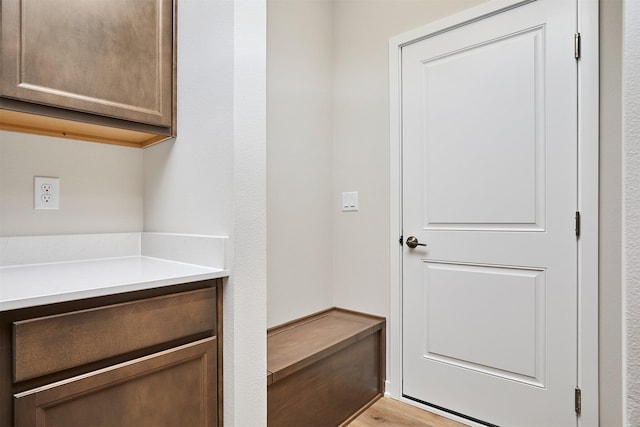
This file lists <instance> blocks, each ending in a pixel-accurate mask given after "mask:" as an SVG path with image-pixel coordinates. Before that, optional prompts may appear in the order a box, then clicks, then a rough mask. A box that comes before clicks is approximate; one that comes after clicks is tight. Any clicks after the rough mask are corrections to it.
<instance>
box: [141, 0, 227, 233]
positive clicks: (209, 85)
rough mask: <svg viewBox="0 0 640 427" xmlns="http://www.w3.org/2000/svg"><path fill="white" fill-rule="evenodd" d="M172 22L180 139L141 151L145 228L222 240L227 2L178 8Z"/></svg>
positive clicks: (201, 1) (191, 1)
mask: <svg viewBox="0 0 640 427" xmlns="http://www.w3.org/2000/svg"><path fill="white" fill-rule="evenodd" d="M178 19H179V22H178V106H177V107H178V109H177V112H178V117H177V120H178V132H177V133H178V136H177V138H176V139H175V141H170V142H169V141H167V142H163V143H161V144H157V145H154V146H151V147H149V148H147V149H145V150H144V228H145V231H162V232H175V233H195V234H210V235H228V234H229V232H230V230H231V224H232V214H233V206H232V204H233V193H232V179H233V163H232V158H233V88H234V86H233V55H234V52H233V2H231V1H214V2H208V1H205V0H187V1H180V4H179V5H178Z"/></svg>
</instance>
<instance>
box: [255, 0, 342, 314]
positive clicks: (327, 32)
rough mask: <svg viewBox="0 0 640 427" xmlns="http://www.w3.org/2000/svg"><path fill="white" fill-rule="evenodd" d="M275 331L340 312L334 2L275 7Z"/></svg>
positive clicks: (271, 35)
mask: <svg viewBox="0 0 640 427" xmlns="http://www.w3.org/2000/svg"><path fill="white" fill-rule="evenodd" d="M267 17H268V20H267V25H268V27H267V28H268V37H267V40H268V44H267V51H268V62H267V88H268V89H267V100H268V104H267V108H268V126H267V138H268V141H269V143H268V147H267V148H268V151H267V166H268V174H267V183H268V187H267V194H268V199H267V220H268V221H267V226H268V233H269V241H268V246H269V251H268V263H267V267H268V268H267V271H268V283H269V286H268V295H267V303H268V305H267V318H268V325H269V326H274V325H278V324H281V323H284V322H287V321H289V320H292V319H295V318H298V317H301V316H305V315H308V314H311V313H314V312H317V311H320V310H323V309H326V308H329V307H331V306H332V305H333V289H332V286H331V280H332V259H331V257H332V255H331V250H332V246H331V243H332V233H331V211H332V205H331V203H332V197H331V192H332V175H331V172H332V162H331V153H332V136H331V82H332V79H331V75H332V53H333V50H332V45H333V35H332V28H333V25H332V2H331V0H310V1H300V0H269V2H268V13H267Z"/></svg>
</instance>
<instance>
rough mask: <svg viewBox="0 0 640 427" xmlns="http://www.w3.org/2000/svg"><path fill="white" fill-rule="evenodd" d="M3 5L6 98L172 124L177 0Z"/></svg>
mask: <svg viewBox="0 0 640 427" xmlns="http://www.w3.org/2000/svg"><path fill="white" fill-rule="evenodd" d="M1 4H2V15H1V16H2V79H1V87H0V95H1V96H4V97H9V98H15V99H19V100H22V101H28V102H34V103H39V104H45V105H51V106H56V107H62V108H65V109H70V110H77V111H83V112H88V113H94V114H99V115H103V116H108V117H115V118H120V119H125V120H130V121H134V122H140V123H147V124H152V125H157V126H170V125H171V119H172V83H173V78H172V72H173V51H172V49H173V16H172V14H173V6H172V0H91V1H86V0H2V2H1Z"/></svg>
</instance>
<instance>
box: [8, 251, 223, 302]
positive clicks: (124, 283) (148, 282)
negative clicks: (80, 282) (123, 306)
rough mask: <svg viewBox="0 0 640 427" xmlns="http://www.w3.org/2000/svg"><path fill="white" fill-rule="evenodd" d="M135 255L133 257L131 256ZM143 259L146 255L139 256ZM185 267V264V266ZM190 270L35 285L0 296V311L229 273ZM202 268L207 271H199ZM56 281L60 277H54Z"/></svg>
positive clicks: (195, 268) (209, 269)
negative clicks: (67, 286)
mask: <svg viewBox="0 0 640 427" xmlns="http://www.w3.org/2000/svg"><path fill="white" fill-rule="evenodd" d="M134 258H137V257H134ZM140 258H146V257H140ZM156 260H157V261H159V262H163V261H165V262H166V263H168V264H171V263H176V262H175V261H172V260H160V259H156ZM105 262H109V260H105ZM178 264H182V265H186V264H183V263H178ZM186 266H187V267H188V265H186ZM69 267H71V268H73V263H69ZM193 267H194V270H197V271H194V272H193V273H191V272H188V273H184V274H179V275H170V276H166V277H153V278H150V279H144V278H143V279H141V280H140V279H139V278H134V279H131V280H127V279H122V280H119V281H118V282H116V283H107V284H104V285H103V284H99V283H98V284H96V283H91V281H90V280H87V283H86V285H84V286H77V287H74V288H73V289H66V290H64V291H62V292H59V293H54V292H55V291H56V288H55V287H51V288H49V287H46V288H40V287H38V288H36V289H34V290H33V292H32V294H29V293H28V292H27V293H25V295H24V296H22V295H21V296H18V297H15V298H11V299H3V298H2V296H1V295H0V311H9V310H16V309H22V308H29V307H35V306H40V305H47V304H55V303H59V302H67V301H74V300H80V299H86V298H93V297H100V296H106V295H114V294H120V293H126V292H132V291H140V290H147V289H153V288H160V287H165V286H172V285H179V284H184V283H189V282H197V281H202V280H210V279H219V278H224V277H228V276H229V271H228V270H226V269H215V268H210V267H202V266H198V265H193ZM203 269H205V270H207V271H202V270H203ZM58 280H60V278H58ZM1 286H2V284H1V283H0V294H1V291H2V289H1Z"/></svg>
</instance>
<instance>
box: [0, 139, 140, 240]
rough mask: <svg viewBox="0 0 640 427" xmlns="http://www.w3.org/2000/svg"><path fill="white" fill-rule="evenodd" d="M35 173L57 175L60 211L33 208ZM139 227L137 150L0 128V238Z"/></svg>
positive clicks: (135, 228) (138, 158) (37, 174)
mask: <svg viewBox="0 0 640 427" xmlns="http://www.w3.org/2000/svg"><path fill="white" fill-rule="evenodd" d="M113 165H118V166H117V167H113ZM34 176H54V177H58V178H60V209H59V210H38V211H35V210H34V209H33V177H34ZM141 230H142V151H140V150H139V149H134V148H127V147H118V146H112V145H105V144H97V143H88V142H81V141H72V140H66V139H59V138H52V137H46V136H39V135H29V134H23V133H16V132H7V131H0V236H2V237H6V236H27V235H50V234H80V233H110V232H130V231H141Z"/></svg>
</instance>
